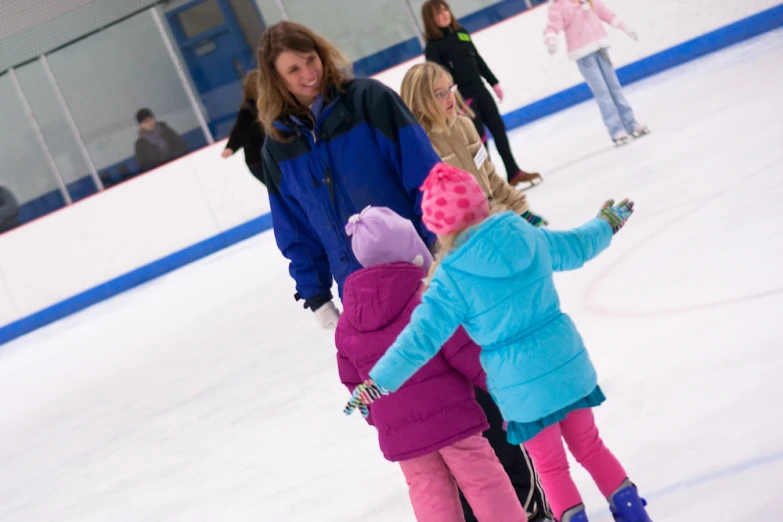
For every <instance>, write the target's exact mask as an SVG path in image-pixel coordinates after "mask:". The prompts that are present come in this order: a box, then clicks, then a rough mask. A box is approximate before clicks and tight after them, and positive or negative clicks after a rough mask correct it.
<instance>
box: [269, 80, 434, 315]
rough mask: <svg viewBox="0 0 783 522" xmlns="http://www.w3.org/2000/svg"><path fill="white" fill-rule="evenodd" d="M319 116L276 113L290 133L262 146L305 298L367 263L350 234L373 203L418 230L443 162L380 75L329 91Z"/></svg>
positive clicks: (318, 298) (286, 247)
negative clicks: (353, 219)
mask: <svg viewBox="0 0 783 522" xmlns="http://www.w3.org/2000/svg"><path fill="white" fill-rule="evenodd" d="M327 99H329V100H330V101H329V102H328V103H327V104H326V106H325V107H324V108H323V110H322V111H320V113H319V114H318V116H317V118H316V121H315V124H314V126H313V124H312V122H305V121H300V120H297V119H294V118H287V119H286V120H285V121H278V122H275V124H276V126H277V128H278V129H280V130H281V131H283V134H284V135H285V136H286V138H290V141H289V142H282V141H277V140H275V139H274V138H272V137H271V136H270V137H268V138H267V140H266V142H265V143H264V148H263V152H262V157H263V163H264V169H265V172H266V176H267V188H268V189H269V201H270V205H271V209H272V223H273V228H274V233H275V240H276V241H277V246H278V248H279V249H280V251H281V252H282V253H283V255H284V256H285V257H286V258H288V259H289V260H290V261H291V264H290V267H289V271H290V273H291V277H293V278H294V280H295V281H296V290H297V293H298V294H299V296H301V297H302V298H303V299H305V302H306V306H307V307H310V308H313V309H314V308H317V307H318V306H320V305H321V304H322V303H324V302H326V301H328V300H329V299H331V291H330V289H331V286H332V278H334V280H336V281H337V285H338V288H339V290H340V293H341V294H342V287H343V282H344V281H345V278H346V277H348V275H350V274H351V273H352V272H354V271H356V270H358V269H360V268H362V267H361V265H360V264H359V262H358V261H357V260H356V258H355V257H354V255H353V252H352V250H351V240H350V238H349V237H348V236H347V235H346V234H345V224H346V223H347V222H348V218H349V217H350V216H351V215H353V214H355V213H357V212H360V211H361V210H362V209H363V208H365V207H366V206H367V205H374V206H385V207H389V208H391V209H392V210H394V211H395V212H396V213H398V214H399V215H401V216H402V217H404V218H406V219H410V220H411V221H412V222H413V223H414V225H416V227H417V229H418V230H419V231H420V235H421V237H422V239H424V240H425V242H426V243H427V244H432V243H433V241H434V236H432V235H431V234H430V233H429V232H428V231H427V230H426V228H425V227H424V225H423V224H422V222H421V207H420V203H421V192H420V191H419V187H420V186H421V184H422V183H423V182H424V179H425V178H426V177H427V175H428V174H429V171H430V169H432V167H433V166H434V165H435V164H436V163H437V162H438V161H440V158H439V157H438V155H437V154H436V153H435V151H434V150H433V148H432V145H431V144H430V141H429V139H428V138H427V134H426V133H425V132H424V130H423V129H422V128H421V126H420V125H419V124H418V122H417V121H416V119H415V118H414V117H413V115H412V114H411V113H410V111H409V110H408V108H407V107H406V106H405V104H404V103H403V101H402V100H401V99H400V97H399V96H398V95H397V94H396V93H395V92H394V91H393V90H391V89H389V88H388V87H386V86H385V85H383V84H382V83H380V82H378V81H376V80H370V79H355V80H351V81H349V82H347V83H346V84H344V86H343V92H340V91H338V90H336V89H334V90H333V91H332V92H330V93H328V96H327Z"/></svg>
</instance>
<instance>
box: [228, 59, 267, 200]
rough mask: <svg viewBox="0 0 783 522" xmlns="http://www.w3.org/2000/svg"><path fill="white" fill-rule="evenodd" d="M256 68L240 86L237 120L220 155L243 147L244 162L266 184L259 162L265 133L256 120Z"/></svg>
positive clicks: (231, 152) (229, 154)
mask: <svg viewBox="0 0 783 522" xmlns="http://www.w3.org/2000/svg"><path fill="white" fill-rule="evenodd" d="M256 100H258V70H254V71H250V72H249V73H248V74H247V76H246V77H245V83H244V85H243V87H242V105H240V106H239V112H238V113H237V121H236V123H234V128H233V129H231V135H230V136H229V137H228V143H227V144H226V148H225V149H224V150H223V154H222V156H223V157H224V158H228V157H229V156H231V155H232V154H234V153H235V152H236V151H238V150H239V149H242V148H243V149H245V163H247V168H248V169H250V173H251V174H253V177H255V178H256V179H257V180H258V181H260V182H261V183H263V184H264V185H266V181H265V180H264V168H263V165H262V162H261V147H263V145H264V139H265V138H266V133H265V132H264V127H263V126H262V125H261V122H260V121H258V107H256Z"/></svg>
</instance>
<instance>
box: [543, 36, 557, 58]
mask: <svg viewBox="0 0 783 522" xmlns="http://www.w3.org/2000/svg"><path fill="white" fill-rule="evenodd" d="M545 41H546V47H547V49H549V54H555V53H556V52H557V37H555V36H547V38H546V40H545Z"/></svg>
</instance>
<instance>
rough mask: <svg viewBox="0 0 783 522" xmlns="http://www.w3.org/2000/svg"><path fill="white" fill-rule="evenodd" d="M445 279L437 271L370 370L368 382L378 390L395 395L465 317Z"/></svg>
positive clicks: (440, 269) (447, 279)
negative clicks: (396, 334) (408, 318)
mask: <svg viewBox="0 0 783 522" xmlns="http://www.w3.org/2000/svg"><path fill="white" fill-rule="evenodd" d="M450 286H451V280H450V278H449V276H448V275H447V274H446V273H445V272H444V271H443V268H439V269H438V270H437V271H436V273H435V277H434V278H433V280H432V283H431V284H430V287H429V288H428V289H427V291H426V292H424V295H423V296H422V302H421V304H420V305H419V306H417V307H416V309H415V310H414V311H413V314H412V316H411V322H410V323H409V324H408V326H406V327H405V329H404V330H403V331H402V333H400V335H399V336H398V337H397V340H396V341H394V344H392V345H391V347H390V348H389V349H388V350H387V351H386V354H385V355H384V356H383V357H382V358H381V359H380V360H379V361H378V362H377V363H376V364H375V366H374V367H373V369H372V370H370V378H371V379H372V380H373V381H375V382H376V383H377V384H378V385H379V386H380V387H381V388H384V389H386V390H388V391H396V390H397V389H399V387H400V386H402V385H403V384H404V383H405V381H407V380H408V379H410V378H411V376H412V375H413V374H414V373H416V372H417V371H418V370H419V369H420V368H421V367H422V366H424V365H425V364H427V362H428V361H429V360H430V359H432V358H433V357H434V356H435V354H436V353H438V351H439V350H440V349H441V347H442V346H443V344H444V343H445V342H446V341H447V340H448V338H449V337H451V336H452V335H453V334H454V331H455V330H456V329H457V327H459V325H460V323H461V322H462V320H463V319H464V317H465V310H464V308H463V307H462V306H460V304H459V303H460V301H461V299H457V298H456V296H455V292H453V291H452V290H451V289H450Z"/></svg>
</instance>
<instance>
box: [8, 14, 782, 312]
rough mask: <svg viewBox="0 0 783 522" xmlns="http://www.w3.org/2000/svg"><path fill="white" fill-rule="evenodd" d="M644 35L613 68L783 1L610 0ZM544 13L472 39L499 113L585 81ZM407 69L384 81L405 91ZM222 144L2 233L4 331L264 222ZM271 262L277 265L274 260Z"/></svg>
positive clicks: (254, 188) (619, 48)
mask: <svg viewBox="0 0 783 522" xmlns="http://www.w3.org/2000/svg"><path fill="white" fill-rule="evenodd" d="M608 5H609V6H610V7H611V8H612V9H613V10H614V11H615V12H616V13H617V14H619V15H620V16H621V18H622V19H623V20H624V21H625V22H626V23H627V24H628V25H630V26H631V27H633V28H634V29H636V30H637V31H638V32H639V35H640V42H638V43H637V42H634V41H632V40H630V39H629V38H628V37H627V36H625V34H623V33H621V32H619V31H615V30H612V29H611V28H610V29H609V30H610V33H611V35H612V36H613V37H614V38H615V41H616V45H615V46H614V47H613V48H612V50H611V54H612V58H613V60H614V62H615V65H616V66H618V67H619V66H622V65H626V64H629V63H632V62H634V61H636V60H639V59H641V58H644V57H646V56H649V55H652V54H655V53H657V52H659V51H662V50H665V49H667V48H670V47H672V46H674V45H677V44H679V43H682V42H684V41H687V40H690V39H692V38H694V37H697V36H700V35H702V34H705V33H707V32H709V31H712V30H714V29H717V28H720V27H722V26H725V25H728V24H730V23H732V22H735V21H737V20H740V19H742V18H745V17H747V16H750V15H753V14H756V13H759V12H761V11H763V10H765V9H768V8H771V7H775V6H777V5H779V2H778V1H776V0H741V1H736V0H688V1H682V0H655V1H648V2H638V1H636V2H634V1H631V0H612V1H610V2H608ZM546 20H547V7H546V6H540V7H538V8H535V9H533V10H530V11H527V12H525V13H522V14H520V15H517V16H515V17H512V18H510V19H508V20H506V21H503V22H501V23H499V24H496V25H494V26H492V27H489V28H487V29H485V30H483V31H478V32H477V33H476V34H475V35H474V40H475V42H476V45H477V47H478V48H479V50H480V52H481V53H482V55H483V56H484V58H485V59H486V60H487V62H488V64H489V66H490V67H491V68H492V70H493V71H494V72H495V75H496V76H497V77H498V78H499V79H500V81H501V85H502V86H503V87H504V90H505V94H506V99H505V100H504V102H503V103H502V105H501V110H502V111H503V112H509V111H512V110H515V109H518V108H520V107H523V106H525V105H527V104H529V103H531V102H534V101H536V100H540V99H542V98H545V97H547V96H549V95H551V94H554V93H556V92H559V91H561V90H563V89H566V88H568V87H571V86H573V85H576V84H579V83H581V81H582V80H581V77H580V76H579V73H578V71H577V68H576V66H575V64H573V62H571V61H569V60H568V59H567V58H566V56H565V41H564V39H563V38H562V37H561V44H560V49H559V52H558V54H557V55H555V56H554V57H552V56H550V55H549V54H548V53H547V51H546V48H545V47H544V45H543V36H542V32H543V28H544V26H545V25H546ZM422 59H423V58H421V57H420V58H418V59H416V60H412V61H409V62H407V63H404V64H402V65H400V66H397V67H395V68H393V69H390V70H388V71H385V72H383V73H380V74H378V75H377V76H376V77H377V78H378V79H380V80H381V81H383V82H385V83H386V84H388V85H389V86H391V87H392V88H394V89H396V90H399V85H400V81H401V79H402V77H403V75H404V73H405V71H406V70H407V69H408V67H410V65H412V64H413V63H415V62H417V61H421V60H422ZM224 146H225V141H222V142H220V143H217V144H215V145H212V146H209V147H206V148H204V149H201V150H199V151H197V152H195V153H193V154H190V155H188V156H186V157H184V158H181V159H179V160H177V161H175V162H173V163H170V164H168V165H166V166H164V167H161V168H159V169H156V170H155V171H153V172H150V173H148V174H145V175H143V176H140V177H138V178H136V179H133V180H131V181H128V182H126V183H123V184H121V185H119V186H117V187H114V188H112V189H110V190H107V191H106V192H104V193H101V194H97V195H94V196H92V197H89V198H87V199H85V200H83V201H80V202H78V203H76V204H74V205H71V206H69V207H66V208H64V209H62V210H59V211H57V212H55V213H53V214H50V215H48V216H45V217H43V218H40V219H38V220H36V221H33V222H31V223H29V224H26V225H24V226H22V227H20V228H17V229H15V230H12V231H10V232H7V233H5V234H3V235H0V327H2V326H4V325H7V324H9V323H12V322H14V321H16V320H18V319H21V318H24V317H26V316H29V315H30V314H33V313H35V312H37V311H40V310H42V309H45V308H47V307H49V306H52V305H54V304H56V303H58V302H61V301H62V300H64V299H67V298H69V297H71V296H74V295H77V294H79V293H81V292H84V291H86V290H89V289H90V288H93V287H95V286H97V285H99V284H101V283H104V282H106V281H109V280H112V279H114V278H116V277H118V276H121V275H123V274H126V273H128V272H130V271H132V270H134V269H136V268H139V267H141V266H144V265H146V264H148V263H151V262H153V261H156V260H158V259H161V258H163V257H165V256H167V255H170V254H173V253H175V252H177V251H179V250H182V249H183V248H186V247H188V246H191V245H193V244H195V243H198V242H200V241H203V240H205V239H209V238H211V237H214V236H216V235H218V234H220V233H221V232H225V231H226V230H229V229H231V228H233V227H235V226H238V225H241V224H243V223H246V222H248V221H250V220H251V219H253V218H256V217H259V216H261V215H263V214H266V213H267V212H268V211H269V203H268V201H267V197H266V190H265V189H264V187H263V186H261V184H260V183H258V182H257V181H256V180H255V179H254V178H253V177H252V176H251V175H250V173H249V172H248V171H247V168H246V167H245V164H244V161H243V158H242V154H241V152H240V153H238V154H235V155H234V156H233V157H231V158H230V159H228V160H224V159H222V158H221V157H220V153H221V151H222V150H223V148H224ZM272 255H279V254H277V252H274V253H272Z"/></svg>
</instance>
